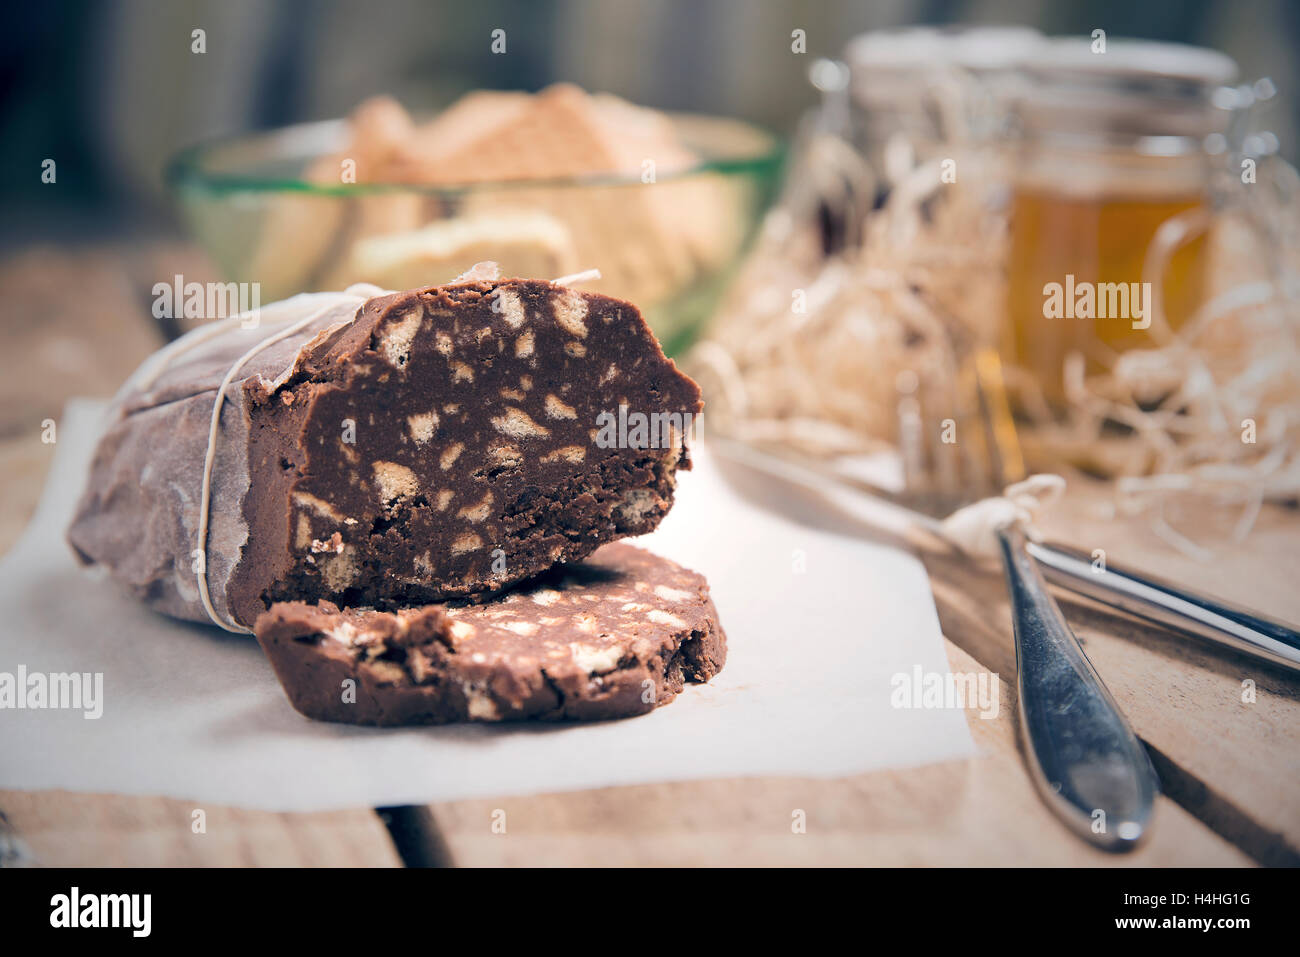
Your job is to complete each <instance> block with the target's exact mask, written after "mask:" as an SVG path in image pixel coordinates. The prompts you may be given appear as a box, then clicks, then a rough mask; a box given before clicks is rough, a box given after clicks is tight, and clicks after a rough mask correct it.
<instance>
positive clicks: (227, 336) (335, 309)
mask: <svg viewBox="0 0 1300 957" xmlns="http://www.w3.org/2000/svg"><path fill="white" fill-rule="evenodd" d="M381 294H383V290H380V289H378V288H375V287H370V286H364V287H363V286H354V287H351V288H350V289H348V290H347V291H345V292H341V293H340V292H327V293H304V294H302V295H299V296H294V297H293V298H291V299H286V300H284V301H283V302H277V303H273V304H271V305H268V306H264V307H262V308H261V309H260V310H258V311H257V313H256V314H255V315H256V322H255V324H254V323H253V318H252V317H251V316H250V317H249V318H247V319H241V318H239V317H232V318H230V319H226V320H222V323H223V325H222V326H221V327H218V326H215V325H208V326H201V327H199V328H198V329H195V330H193V331H192V332H190V333H189V334H187V335H185V336H182V337H181V338H180V339H177V340H176V341H175V342H173V343H171V344H170V345H168V346H166V347H165V348H163V349H161V350H159V351H158V352H157V353H155V354H154V355H152V356H150V357H149V358H148V359H147V360H146V361H145V362H144V364H143V365H141V367H140V368H139V369H138V370H136V372H135V373H134V374H133V375H132V376H131V377H130V379H128V380H127V381H126V383H125V384H124V385H123V386H122V388H121V389H120V390H119V391H118V394H117V396H116V397H115V398H114V399H113V401H112V403H111V404H110V405H109V408H108V411H107V413H106V422H105V426H104V432H103V437H102V438H101V439H100V442H99V445H98V447H97V448H96V450H95V456H94V459H93V461H92V463H91V466H90V470H89V474H88V477H87V480H86V487H85V491H84V492H83V494H82V496H81V500H80V503H79V504H78V506H77V510H76V513H75V516H74V518H73V520H72V524H71V526H70V527H69V529H68V540H69V542H70V543H71V544H72V546H73V547H74V548H75V549H76V550H77V552H78V553H79V554H80V556H81V558H82V559H83V560H84V561H86V562H90V563H95V564H100V565H103V566H105V567H106V568H107V569H108V571H109V573H110V574H111V575H112V576H113V578H115V579H116V580H117V581H119V582H120V583H122V584H123V585H125V586H126V587H127V588H128V589H129V590H130V591H131V592H132V594H134V595H135V596H136V597H137V598H139V599H140V600H141V601H143V602H144V603H145V604H147V605H149V606H150V607H152V608H155V609H157V610H158V611H161V612H165V613H166V614H168V615H172V616H174V617H177V618H186V619H190V620H193V621H203V622H207V621H210V620H211V617H210V616H209V614H208V612H207V610H206V609H205V608H204V606H203V603H202V600H201V598H200V595H199V586H198V567H197V561H198V553H199V550H201V549H202V547H203V543H200V542H199V540H198V538H199V535H198V531H199V516H200V503H201V499H202V487H203V473H204V460H205V458H206V455H207V451H208V438H209V429H210V425H211V419H212V410H213V404H214V402H215V400H216V396H217V388H218V387H219V386H220V384H221V382H222V380H223V379H224V378H225V377H226V375H227V374H228V373H229V371H230V369H231V367H232V366H234V365H235V363H236V362H237V360H239V358H240V357H241V356H243V355H244V354H245V353H247V352H248V351H249V350H250V349H253V348H254V347H255V346H257V345H258V344H259V343H261V342H263V341H265V340H267V339H268V338H270V337H273V336H274V335H275V334H276V333H277V332H279V331H283V330H284V329H286V328H288V327H290V326H292V325H293V324H294V323H296V322H304V321H305V324H304V326H303V328H302V329H301V330H299V331H297V332H294V333H293V334H292V335H289V336H287V337H285V338H284V339H281V340H280V341H278V342H274V343H271V344H270V345H268V346H267V347H266V348H264V349H262V350H261V351H260V352H258V353H257V354H256V355H255V356H254V357H252V358H251V359H249V360H248V362H247V363H246V364H245V365H244V366H243V367H242V368H241V369H240V370H239V372H238V374H237V375H236V376H235V378H234V380H233V381H232V382H231V383H230V384H229V385H228V386H227V387H226V389H225V400H224V402H223V403H222V407H221V419H220V426H219V429H218V432H217V436H216V442H215V443H214V446H215V458H214V461H213V468H212V479H211V501H210V507H209V524H208V534H207V542H206V553H205V555H204V562H205V564H206V574H207V583H208V592H209V597H210V599H211V602H212V606H213V609H214V610H215V611H216V612H217V615H218V617H219V618H220V619H222V620H223V621H226V622H230V621H233V620H234V619H233V616H232V614H231V610H230V600H229V596H228V588H229V585H230V582H231V580H232V577H233V575H234V573H235V570H236V568H237V567H238V564H239V561H240V557H241V553H242V550H243V546H244V543H245V542H246V541H247V540H248V524H247V523H246V522H245V521H244V517H243V502H244V497H245V496H246V495H247V494H248V493H249V484H250V483H249V462H248V440H249V435H248V422H249V416H248V404H249V402H248V395H247V393H246V391H245V385H246V384H252V385H253V386H254V387H255V388H257V389H261V390H265V391H267V392H269V391H271V390H273V389H274V388H275V387H276V386H277V385H279V384H280V383H282V382H283V381H284V380H285V379H286V378H288V377H289V376H290V375H291V374H292V373H293V371H294V367H295V364H296V363H297V361H298V358H299V356H300V355H301V354H302V353H303V352H304V351H305V350H306V349H307V347H308V346H310V345H311V344H312V343H313V342H314V341H315V340H316V339H317V338H318V337H321V336H324V335H328V334H329V333H331V332H333V331H334V330H335V329H337V328H339V327H340V326H343V325H346V324H347V323H349V322H351V321H352V320H353V318H354V317H355V315H356V313H357V310H358V309H359V308H360V307H361V306H362V305H363V304H364V303H365V302H366V300H367V299H369V298H370V297H371V296H375V295H381ZM308 319H310V321H306V320H308ZM245 324H247V325H251V326H252V327H251V328H243V326H244V325H245Z"/></svg>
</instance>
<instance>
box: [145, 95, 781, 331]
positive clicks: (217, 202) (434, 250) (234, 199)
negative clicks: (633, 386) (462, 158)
mask: <svg viewBox="0 0 1300 957" xmlns="http://www.w3.org/2000/svg"><path fill="white" fill-rule="evenodd" d="M669 119H670V122H671V123H672V124H673V125H674V127H675V129H676V131H677V135H678V137H679V139H680V141H681V143H682V144H683V145H685V146H686V147H688V148H689V149H690V150H691V151H692V153H693V154H694V155H695V156H697V157H700V160H699V162H697V163H696V164H695V165H694V166H692V167H690V168H686V169H681V170H676V171H667V172H659V173H656V172H655V170H654V169H653V165H652V164H651V163H649V162H648V161H647V162H646V163H644V164H643V166H642V173H641V175H636V176H628V175H609V176H603V175H602V176H585V177H575V178H567V179H549V180H516V181H509V182H493V183H474V184H470V185H465V186H447V185H437V186H432V185H424V184H406V183H403V184H395V183H345V182H343V176H341V175H340V176H339V177H338V179H339V182H337V183H333V182H322V181H321V180H322V176H321V175H320V171H321V164H322V163H324V164H326V166H327V167H328V166H329V164H330V162H331V158H334V161H335V162H337V160H338V157H339V156H340V155H341V151H342V150H343V149H344V144H345V143H346V142H347V139H348V128H347V124H346V121H344V120H331V121H326V122H320V123H308V124H301V125H297V126H290V127H285V128H282V129H279V130H274V131H270V132H266V133H258V134H252V135H248V136H242V137H238V138H235V139H228V140H222V141H217V142H212V143H207V144H201V145H199V146H195V147H192V148H190V149H187V150H185V151H183V152H182V153H180V154H179V155H177V156H176V157H175V158H174V159H173V160H172V161H171V162H170V163H169V164H168V168H167V174H166V175H167V181H168V183H169V185H170V186H171V188H172V189H173V190H174V191H175V194H176V196H177V199H178V201H179V206H180V210H181V214H182V216H183V218H184V220H185V223H186V225H187V226H188V228H189V229H190V230H191V231H192V232H193V234H194V235H195V236H196V237H197V239H198V241H199V242H200V243H201V244H202V245H203V246H204V247H205V248H206V249H207V251H208V252H209V253H210V254H211V255H212V256H213V258H214V259H215V260H216V262H217V264H218V265H219V266H220V267H221V269H222V270H223V272H224V273H225V274H226V278H227V279H229V280H233V281H237V282H249V283H254V282H255V283H258V284H259V290H258V291H259V294H260V297H261V301H262V302H264V303H266V302H272V301H274V300H277V299H282V298H284V297H286V296H290V295H293V294H295V293H299V292H304V291H315V290H322V289H338V288H343V287H345V286H347V285H349V284H350V283H353V282H373V283H375V284H377V285H379V286H382V287H384V288H389V289H405V288H411V287H415V286H421V285H433V284H437V283H441V282H446V281H447V280H449V279H452V278H454V277H455V276H457V275H458V274H460V273H461V272H463V271H464V270H466V269H468V268H469V267H470V266H472V265H473V264H474V263H475V262H477V261H480V260H487V259H491V260H495V261H497V262H498V263H500V265H501V270H502V275H505V276H527V277H530V278H543V279H555V278H559V277H561V276H565V275H571V274H573V273H578V272H582V271H585V270H588V269H599V270H600V271H601V274H602V278H601V279H600V280H599V281H595V282H591V283H588V284H584V285H583V288H584V289H590V290H592V291H597V292H603V293H606V294H608V295H612V296H618V297H620V298H623V299H627V300H629V301H631V302H633V303H635V304H636V305H637V306H638V307H639V308H640V309H641V311H642V312H643V313H644V315H645V316H646V319H647V321H648V322H649V323H650V326H651V328H652V329H654V331H655V333H656V335H658V336H659V339H660V341H661V342H662V343H663V346H664V349H665V351H667V352H669V353H670V354H672V353H680V352H681V351H683V350H684V349H685V348H686V347H687V346H688V345H689V344H690V343H691V342H692V341H693V340H694V338H695V336H696V335H697V334H698V332H699V330H700V328H701V327H702V325H703V323H704V321H705V320H706V319H707V318H708V316H709V314H710V313H711V311H712V310H713V308H714V306H715V305H716V303H717V300H718V297H719V296H720V294H721V293H722V291H723V289H724V288H725V287H726V285H727V282H728V281H729V280H730V278H731V277H732V275H733V273H734V271H735V269H736V267H737V265H738V263H739V261H740V259H741V256H742V253H743V252H744V250H745V248H746V246H747V245H748V243H749V242H750V240H751V239H752V238H753V236H754V234H755V232H756V231H757V228H758V225H759V222H760V220H761V217H762V214H763V212H764V210H765V209H766V208H767V206H768V204H769V203H770V202H771V200H772V198H773V196H774V194H775V192H776V188H777V184H778V181H779V178H780V172H781V165H782V161H783V159H784V149H783V146H782V144H781V142H780V141H779V140H778V139H777V138H776V137H774V136H772V135H771V134H769V133H767V132H765V131H763V130H760V129H758V128H757V127H754V126H751V125H750V124H747V123H744V122H741V121H738V120H732V119H724V118H718V117H704V116H696V115H687V114H670V115H669ZM309 170H312V171H313V174H312V175H311V176H310V178H309V177H308V171H309Z"/></svg>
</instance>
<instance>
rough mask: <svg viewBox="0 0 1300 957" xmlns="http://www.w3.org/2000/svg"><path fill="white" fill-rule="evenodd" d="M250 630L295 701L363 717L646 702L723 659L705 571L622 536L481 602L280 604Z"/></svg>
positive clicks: (617, 713)
mask: <svg viewBox="0 0 1300 957" xmlns="http://www.w3.org/2000/svg"><path fill="white" fill-rule="evenodd" d="M256 634H257V639H258V641H259V642H260V643H261V645H262V648H263V650H264V651H265V652H266V655H267V657H268V658H269V659H270V660H271V664H272V665H273V666H274V668H275V672H276V675H277V677H278V678H279V679H280V683H281V684H282V685H283V686H284V689H285V692H286V694H287V695H288V697H289V700H290V702H291V703H292V704H293V706H294V707H295V708H296V709H297V710H298V711H300V712H301V713H302V714H304V715H306V716H308V717H310V718H316V719H319V720H323V721H338V722H346V723H350V724H366V725H400V724H445V723H448V722H454V721H514V720H523V719H539V720H561V719H580V720H596V719H604V718H619V717H626V716H629V715H636V714H643V713H645V712H647V711H651V710H653V709H654V708H655V707H657V706H659V705H662V704H666V703H668V702H669V701H671V700H672V699H673V698H674V697H675V696H676V695H677V694H678V693H679V692H680V691H681V690H682V687H683V684H684V683H685V682H687V681H692V682H702V681H708V680H709V679H710V678H712V677H713V676H714V675H716V674H717V673H718V671H719V670H720V669H721V668H722V666H723V664H724V662H725V660H726V639H725V636H724V634H723V631H722V627H721V625H720V624H719V622H718V615H717V611H716V609H715V608H714V606H713V602H712V600H711V599H710V598H709V590H708V585H707V584H706V583H705V581H704V578H703V577H702V576H700V575H698V574H696V573H695V572H692V571H688V570H687V569H684V568H682V567H681V566H679V565H676V564H674V563H673V562H670V561H668V560H666V559H663V558H659V557H658V556H656V555H653V554H651V553H649V552H647V551H644V550H643V549H639V548H636V547H633V546H631V545H626V544H622V543H619V544H613V545H606V546H604V547H603V548H601V549H599V550H598V551H597V552H596V553H595V554H594V555H592V556H591V557H589V558H588V559H587V560H586V561H584V562H581V563H577V564H574V565H569V566H566V567H563V568H557V569H555V570H554V571H552V572H551V573H549V574H547V575H545V576H542V577H541V578H539V579H538V580H537V581H535V582H531V583H529V584H528V585H527V586H522V587H521V588H519V589H517V590H515V591H513V592H511V593H510V594H508V595H505V596H503V597H501V598H498V599H497V600H495V601H492V602H490V603H487V604H479V605H465V606H462V607H456V608H451V607H446V606H441V605H431V606H426V607H423V608H413V609H402V610H399V611H396V612H380V611H374V610H369V609H366V610H355V609H352V610H342V611H341V610H339V609H338V608H337V607H336V606H334V605H332V604H329V603H322V604H320V605H308V604H304V603H302V602H285V603H279V604H275V605H273V606H272V607H271V608H270V610H269V611H267V612H265V613H264V614H263V615H262V616H261V617H260V618H259V619H258V621H257V627H256Z"/></svg>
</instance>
